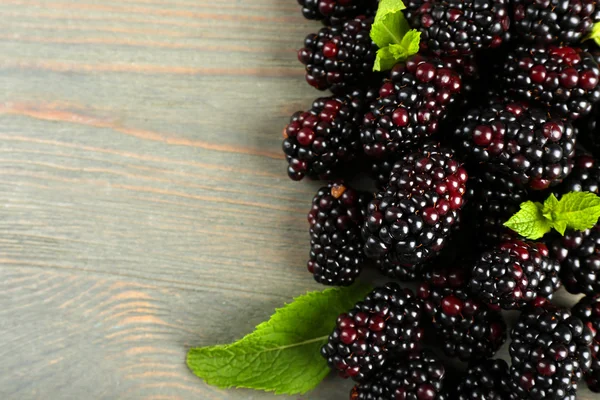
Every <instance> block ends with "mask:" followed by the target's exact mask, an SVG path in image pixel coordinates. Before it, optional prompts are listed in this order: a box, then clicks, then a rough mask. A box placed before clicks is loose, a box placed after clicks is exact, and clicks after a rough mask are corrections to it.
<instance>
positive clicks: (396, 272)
mask: <svg viewBox="0 0 600 400" xmlns="http://www.w3.org/2000/svg"><path fill="white" fill-rule="evenodd" d="M375 263H376V265H377V267H378V268H379V271H380V272H381V273H382V274H383V275H385V276H387V277H390V278H395V279H398V280H400V281H403V282H411V281H415V280H417V279H418V278H419V277H420V276H421V268H420V266H417V265H412V264H403V263H401V262H399V261H398V260H396V259H395V257H394V255H393V254H386V255H384V256H383V257H382V258H381V259H379V260H376V261H375Z"/></svg>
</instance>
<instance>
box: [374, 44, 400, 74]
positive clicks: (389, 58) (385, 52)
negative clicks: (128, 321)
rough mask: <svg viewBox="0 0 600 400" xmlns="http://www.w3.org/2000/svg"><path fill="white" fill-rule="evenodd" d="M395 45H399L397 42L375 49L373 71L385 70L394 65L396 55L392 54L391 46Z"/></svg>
mask: <svg viewBox="0 0 600 400" xmlns="http://www.w3.org/2000/svg"><path fill="white" fill-rule="evenodd" d="M395 46H399V47H401V46H400V45H399V44H393V45H391V46H387V47H384V48H383V49H379V50H377V57H375V64H374V65H373V71H387V70H389V69H392V68H393V67H394V65H396V57H395V56H394V54H392V48H393V47H395Z"/></svg>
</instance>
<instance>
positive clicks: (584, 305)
mask: <svg viewBox="0 0 600 400" xmlns="http://www.w3.org/2000/svg"><path fill="white" fill-rule="evenodd" d="M572 312H573V315H574V316H575V317H577V318H581V320H582V321H583V323H584V324H585V325H586V326H587V327H588V328H590V330H591V331H592V334H593V336H594V338H593V340H592V344H591V346H590V350H591V352H592V366H591V368H590V370H589V371H588V372H587V373H586V375H585V379H586V381H587V384H588V387H589V388H590V390H591V391H592V392H596V393H600V294H596V295H594V296H587V297H584V298H583V299H581V300H580V301H579V303H577V304H576V305H575V307H573V310H572Z"/></svg>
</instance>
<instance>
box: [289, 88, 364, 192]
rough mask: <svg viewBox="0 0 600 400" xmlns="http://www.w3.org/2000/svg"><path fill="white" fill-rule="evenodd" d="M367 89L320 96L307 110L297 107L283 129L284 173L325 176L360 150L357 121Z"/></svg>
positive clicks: (297, 177) (299, 176)
mask: <svg viewBox="0 0 600 400" xmlns="http://www.w3.org/2000/svg"><path fill="white" fill-rule="evenodd" d="M368 98H369V92H366V93H365V92H363V91H359V90H356V91H354V92H352V93H351V94H348V95H345V96H332V97H322V98H319V99H317V100H315V101H314V102H313V104H312V107H311V109H310V110H308V111H305V112H302V111H298V112H296V113H295V114H294V115H292V117H291V119H290V123H289V124H288V125H287V126H286V127H285V129H284V130H283V136H284V140H283V145H282V147H283V152H284V153H285V157H286V160H287V162H288V175H289V177H290V178H291V179H293V180H296V181H297V180H301V179H303V178H304V177H305V176H308V177H310V178H313V179H322V180H328V179H332V178H336V177H337V176H338V175H339V173H340V170H341V169H342V168H344V167H345V166H347V164H348V163H349V162H350V161H352V160H354V159H355V157H356V156H357V154H359V153H360V142H359V124H360V120H361V119H362V117H363V113H364V109H365V103H366V101H368Z"/></svg>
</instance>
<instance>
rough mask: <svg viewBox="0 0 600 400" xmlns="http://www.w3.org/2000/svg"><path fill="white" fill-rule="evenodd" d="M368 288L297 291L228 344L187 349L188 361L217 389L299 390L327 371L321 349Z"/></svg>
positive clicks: (294, 391)
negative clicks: (266, 318)
mask: <svg viewBox="0 0 600 400" xmlns="http://www.w3.org/2000/svg"><path fill="white" fill-rule="evenodd" d="M369 291H370V288H367V287H364V286H357V285H354V286H352V287H350V288H335V289H328V290H325V291H322V292H310V293H308V294H306V295H304V296H300V297H298V298H296V299H295V300H294V301H293V302H292V303H290V304H287V305H286V306H284V307H283V308H280V309H278V310H276V311H275V314H273V315H272V316H271V319H270V320H269V321H267V322H263V323H262V324H260V325H258V326H257V327H256V330H255V331H254V332H253V333H251V334H249V335H247V336H245V337H244V338H242V339H240V340H239V341H237V342H235V343H233V344H229V345H223V346H211V347H200V348H193V349H190V351H189V352H188V356H187V365H188V367H189V368H190V369H191V370H192V371H193V372H194V373H195V374H196V375H197V376H199V377H200V378H202V379H204V380H205V381H206V382H207V383H208V384H210V385H214V386H218V387H220V388H229V387H238V388H250V389H259V390H265V391H273V392H275V393H276V394H304V393H306V392H308V391H309V390H311V389H313V388H314V387H315V386H317V385H318V384H319V382H321V380H323V378H325V376H327V374H328V373H329V368H328V366H327V362H326V361H325V359H323V357H321V355H320V348H321V346H322V345H323V344H325V343H326V342H327V338H328V337H329V334H330V333H331V331H332V330H333V327H334V326H335V321H336V319H337V317H338V315H339V314H340V313H342V312H346V311H348V310H349V309H351V308H352V307H353V306H354V304H355V303H356V302H357V301H359V300H361V299H363V298H364V296H365V295H366V294H367V293H368V292H369Z"/></svg>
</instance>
